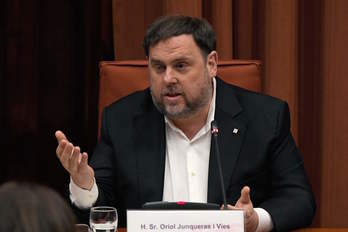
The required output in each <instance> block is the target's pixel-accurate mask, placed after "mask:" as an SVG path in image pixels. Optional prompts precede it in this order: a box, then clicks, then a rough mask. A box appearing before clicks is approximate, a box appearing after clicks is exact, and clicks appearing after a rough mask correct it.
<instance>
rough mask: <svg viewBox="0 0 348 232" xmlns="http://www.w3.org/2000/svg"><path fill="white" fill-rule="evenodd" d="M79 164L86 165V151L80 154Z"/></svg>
mask: <svg viewBox="0 0 348 232" xmlns="http://www.w3.org/2000/svg"><path fill="white" fill-rule="evenodd" d="M80 165H81V166H83V165H88V155H87V153H86V152H84V153H82V155H81V161H80Z"/></svg>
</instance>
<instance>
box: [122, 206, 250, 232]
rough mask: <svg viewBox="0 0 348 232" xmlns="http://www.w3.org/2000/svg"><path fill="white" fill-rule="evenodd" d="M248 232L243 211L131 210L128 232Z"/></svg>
mask: <svg viewBox="0 0 348 232" xmlns="http://www.w3.org/2000/svg"><path fill="white" fill-rule="evenodd" d="M214 231H215V232H244V211H243V210H127V232H214Z"/></svg>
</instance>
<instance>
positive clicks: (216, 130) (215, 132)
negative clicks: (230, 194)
mask: <svg viewBox="0 0 348 232" xmlns="http://www.w3.org/2000/svg"><path fill="white" fill-rule="evenodd" d="M211 134H212V136H213V138H214V145H215V146H214V147H215V151H216V161H217V164H218V168H219V174H220V175H219V177H220V185H221V191H222V197H223V201H224V209H227V202H226V193H225V185H224V178H223V176H222V167H221V160H220V150H219V145H218V134H219V128H218V125H217V122H216V121H215V120H213V121H212V122H211Z"/></svg>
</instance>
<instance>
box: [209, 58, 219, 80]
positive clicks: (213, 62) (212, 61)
mask: <svg viewBox="0 0 348 232" xmlns="http://www.w3.org/2000/svg"><path fill="white" fill-rule="evenodd" d="M217 64H218V54H217V52H216V51H212V52H211V53H209V55H208V56H207V68H208V72H209V76H210V77H211V78H213V77H215V76H216V73H217Z"/></svg>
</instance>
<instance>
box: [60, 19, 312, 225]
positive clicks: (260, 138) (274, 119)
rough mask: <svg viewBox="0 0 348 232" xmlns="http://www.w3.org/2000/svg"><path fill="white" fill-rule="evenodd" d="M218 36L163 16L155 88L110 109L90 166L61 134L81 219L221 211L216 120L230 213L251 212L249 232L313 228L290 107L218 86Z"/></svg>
mask: <svg viewBox="0 0 348 232" xmlns="http://www.w3.org/2000/svg"><path fill="white" fill-rule="evenodd" d="M215 37H216V36H215V32H214V31H213V29H212V28H211V26H210V25H209V24H208V23H207V22H206V21H205V20H202V19H197V18H191V17H186V16H167V17H163V18H160V19H159V20H157V21H155V22H154V23H153V24H152V25H151V26H150V28H149V29H148V31H147V33H146V35H145V39H144V49H145V54H146V56H147V58H148V68H149V78H150V88H149V89H146V90H144V91H139V92H136V93H134V94H131V95H130V96H127V97H125V98H123V99H121V100H119V101H117V102H115V103H113V104H112V105H110V106H109V107H107V108H106V109H105V110H104V112H103V116H102V127H101V136H100V140H99V142H98V145H97V147H96V149H95V151H94V154H93V156H92V158H91V160H90V162H89V163H88V162H87V160H88V155H87V154H86V153H85V152H83V153H81V151H80V148H79V147H77V146H74V145H73V144H72V143H71V142H69V141H68V140H67V138H66V136H65V135H64V134H63V133H62V132H61V131H57V132H56V137H57V140H58V143H59V145H58V147H57V151H56V153H57V156H58V158H59V159H60V161H61V163H62V165H63V166H64V168H65V169H66V170H67V171H68V172H69V173H70V175H71V182H70V198H71V201H72V203H73V205H74V206H76V209H77V212H78V214H79V216H80V218H83V217H85V216H86V215H88V208H90V207H92V206H94V205H110V206H115V207H116V208H117V209H118V211H119V214H120V221H119V223H120V226H121V227H123V226H125V221H126V215H125V211H126V209H135V208H141V206H142V204H144V203H145V202H150V201H162V200H163V201H191V202H211V203H218V204H222V193H221V191H220V188H219V179H218V174H217V172H218V170H217V165H216V162H215V155H216V154H215V153H214V152H213V151H214V149H211V133H210V123H211V122H212V121H213V120H216V121H217V122H218V123H219V125H220V131H219V134H220V139H221V141H222V146H221V147H220V150H221V155H222V157H221V159H222V163H223V172H224V182H225V185H226V196H227V202H228V204H229V205H228V208H229V209H234V208H242V209H244V210H245V225H246V227H245V228H246V231H248V232H249V231H250V232H253V231H271V230H272V229H274V230H280V231H284V230H285V231H288V230H292V229H295V228H299V227H303V226H307V225H309V224H310V223H311V221H312V218H313V215H314V211H315V203H314V198H313V193H312V190H311V187H310V185H309V183H308V181H307V177H306V175H305V171H304V166H303V159H302V157H301V155H300V154H299V152H298V150H297V148H296V145H295V142H294V140H293V138H292V135H291V133H290V129H289V128H290V119H289V109H288V106H287V104H286V103H285V102H283V101H281V100H279V99H275V98H272V97H270V96H264V95H261V94H258V93H253V92H250V91H247V90H244V89H241V88H238V87H236V86H233V85H229V84H226V83H224V82H223V81H222V80H220V79H219V78H218V77H217V76H216V73H217V62H218V54H217V52H216V51H215V49H216V38H215ZM84 209H85V210H84ZM86 212H87V214H86ZM289 219H291V220H289Z"/></svg>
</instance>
